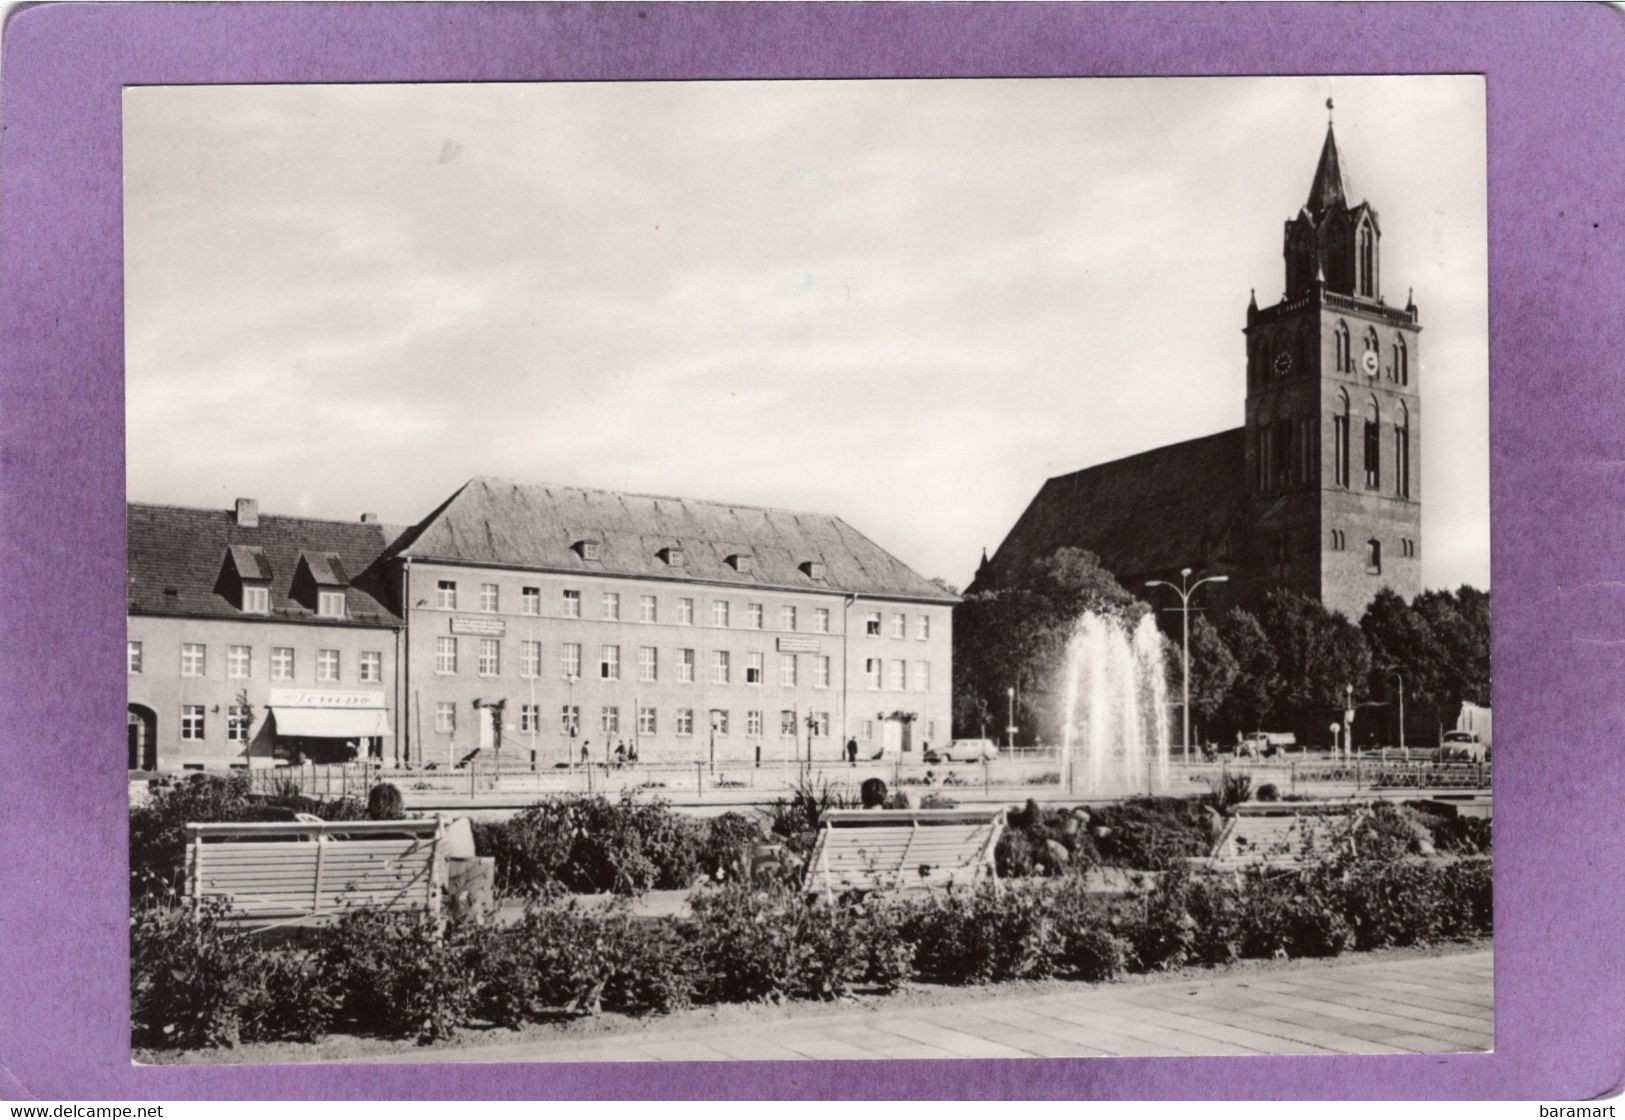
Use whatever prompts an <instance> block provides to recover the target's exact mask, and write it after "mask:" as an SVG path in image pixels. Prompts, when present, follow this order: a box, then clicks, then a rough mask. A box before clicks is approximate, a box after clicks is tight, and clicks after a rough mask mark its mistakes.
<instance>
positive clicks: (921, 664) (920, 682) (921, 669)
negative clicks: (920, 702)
mask: <svg viewBox="0 0 1625 1120" xmlns="http://www.w3.org/2000/svg"><path fill="white" fill-rule="evenodd" d="M914 691H915V692H930V691H931V663H930V662H929V661H916V662H915V663H914Z"/></svg>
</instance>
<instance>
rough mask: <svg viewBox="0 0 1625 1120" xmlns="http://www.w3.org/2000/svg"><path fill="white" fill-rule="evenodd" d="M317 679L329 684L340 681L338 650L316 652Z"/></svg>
mask: <svg viewBox="0 0 1625 1120" xmlns="http://www.w3.org/2000/svg"><path fill="white" fill-rule="evenodd" d="M316 679H317V680H318V681H322V682H324V683H328V684H330V683H332V682H334V681H337V680H338V679H339V651H338V650H336V649H319V650H317V651H316Z"/></svg>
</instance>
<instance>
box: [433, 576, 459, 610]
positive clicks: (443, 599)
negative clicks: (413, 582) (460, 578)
mask: <svg viewBox="0 0 1625 1120" xmlns="http://www.w3.org/2000/svg"><path fill="white" fill-rule="evenodd" d="M434 605H435V606H437V607H439V608H440V609H441V610H443V611H454V610H456V609H457V581H456V580H454V579H443V580H439V581H437V582H436V583H435V587H434Z"/></svg>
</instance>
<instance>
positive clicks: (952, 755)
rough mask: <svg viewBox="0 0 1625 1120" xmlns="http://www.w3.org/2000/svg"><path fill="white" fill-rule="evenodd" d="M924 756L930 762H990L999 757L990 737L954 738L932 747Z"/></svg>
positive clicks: (997, 749)
mask: <svg viewBox="0 0 1625 1120" xmlns="http://www.w3.org/2000/svg"><path fill="white" fill-rule="evenodd" d="M924 757H925V761H926V762H930V763H942V762H992V761H993V760H994V759H996V758H998V757H999V748H998V747H997V746H995V745H994V743H993V740H991V739H955V740H954V741H953V742H952V743H949V744H948V745H947V746H946V747H932V748H931V749H930V750H928V751H926V752H925V756H924Z"/></svg>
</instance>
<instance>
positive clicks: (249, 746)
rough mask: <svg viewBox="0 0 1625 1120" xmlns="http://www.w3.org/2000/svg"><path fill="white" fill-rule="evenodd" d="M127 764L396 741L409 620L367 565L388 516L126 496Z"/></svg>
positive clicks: (207, 764) (289, 756) (299, 755)
mask: <svg viewBox="0 0 1625 1120" xmlns="http://www.w3.org/2000/svg"><path fill="white" fill-rule="evenodd" d="M125 524H126V534H127V556H128V560H127V564H128V570H127V582H128V603H127V607H128V615H127V623H126V626H127V632H126V645H125V658H126V674H127V680H128V734H129V743H128V746H129V765H130V768H131V769H132V770H154V769H165V770H174V769H188V768H190V769H223V768H228V767H246V766H255V765H266V766H268V765H272V764H273V763H274V762H276V761H278V760H282V761H296V760H304V759H309V760H315V761H342V760H347V759H349V758H354V757H359V756H363V755H370V756H372V757H377V758H387V757H389V755H390V753H391V752H392V750H393V728H394V725H395V722H396V720H395V715H394V713H395V710H396V709H395V705H396V666H397V664H398V662H399V646H400V628H401V625H400V620H399V618H397V617H396V615H395V614H394V613H393V612H392V611H391V610H390V609H389V608H388V607H387V606H386V605H385V603H384V602H383V601H382V598H381V597H380V595H379V594H377V593H378V592H381V591H382V587H381V586H379V585H377V584H375V583H373V582H372V581H371V580H370V579H367V578H362V577H352V576H351V574H350V573H352V572H355V573H364V572H366V571H367V569H368V568H369V566H370V565H371V564H372V562H373V561H374V560H375V559H377V557H378V555H379V554H380V553H381V552H382V551H383V549H384V546H385V545H386V544H387V543H388V542H389V539H390V538H391V536H392V535H393V533H394V531H392V530H390V529H388V528H387V527H385V526H382V525H380V524H378V523H377V521H376V519H368V520H364V521H358V522H349V523H346V522H338V521H322V520H316V519H312V518H291V517H277V516H261V515H260V513H259V509H258V504H257V503H256V502H254V501H253V500H251V499H246V498H244V499H239V500H238V502H237V504H236V508H235V509H233V510H229V511H227V510H200V509H186V508H182V507H179V506H164V505H144V504H136V503H132V504H130V505H129V506H128V507H127V510H126V519H125Z"/></svg>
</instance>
